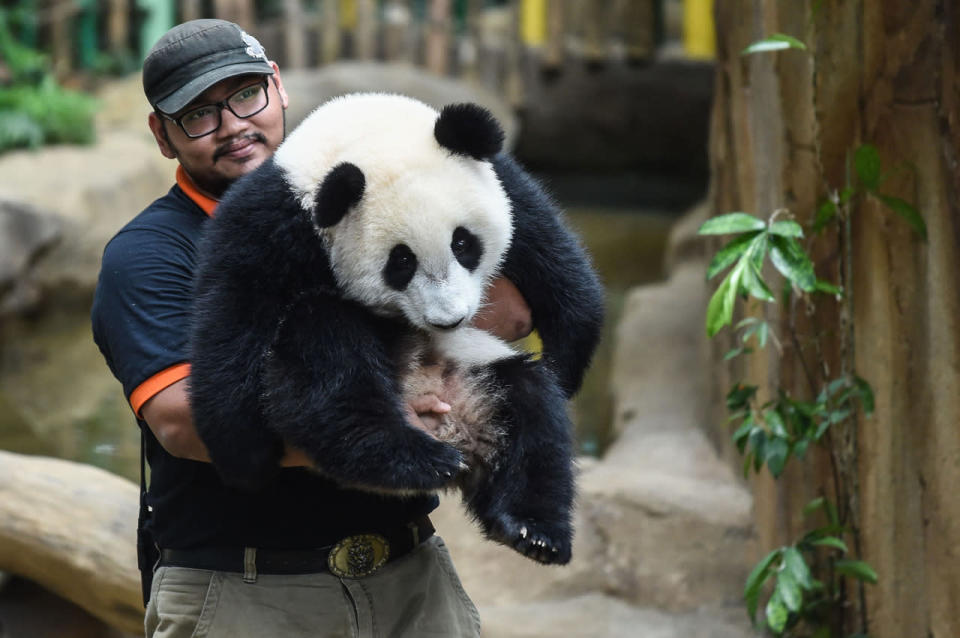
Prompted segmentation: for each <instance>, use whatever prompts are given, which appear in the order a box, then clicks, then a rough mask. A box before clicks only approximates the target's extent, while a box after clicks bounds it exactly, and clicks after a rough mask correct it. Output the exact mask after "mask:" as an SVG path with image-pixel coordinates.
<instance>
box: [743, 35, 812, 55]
mask: <svg viewBox="0 0 960 638" xmlns="http://www.w3.org/2000/svg"><path fill="white" fill-rule="evenodd" d="M783 49H800V50H801V51H806V50H807V45H806V44H804V43H803V42H801V41H800V40H798V39H796V38H795V37H793V36H792V35H786V34H784V33H774V34H773V35H771V36H770V37H768V38H764V39H763V40H757V41H756V42H754V43H753V44H751V45H750V46H748V47H747V48H745V49H744V50H743V51H741V52H740V55H749V54H751V53H764V52H767V51H782V50H783Z"/></svg>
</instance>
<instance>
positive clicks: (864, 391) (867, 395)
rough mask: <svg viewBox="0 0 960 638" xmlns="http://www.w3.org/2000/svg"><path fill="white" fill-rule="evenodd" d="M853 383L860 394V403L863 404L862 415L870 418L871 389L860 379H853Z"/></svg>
mask: <svg viewBox="0 0 960 638" xmlns="http://www.w3.org/2000/svg"><path fill="white" fill-rule="evenodd" d="M853 383H854V385H855V386H856V388H857V390H858V391H859V393H860V402H861V403H862V404H863V411H864V413H865V414H866V415H867V416H871V415H872V414H873V408H874V399H873V388H871V387H870V384H869V383H867V382H866V381H865V380H864V379H862V378H860V377H854V378H853Z"/></svg>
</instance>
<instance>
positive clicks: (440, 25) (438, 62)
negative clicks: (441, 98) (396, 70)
mask: <svg viewBox="0 0 960 638" xmlns="http://www.w3.org/2000/svg"><path fill="white" fill-rule="evenodd" d="M428 16H429V17H428V24H427V53H426V67H427V70H429V71H430V72H431V73H436V74H437V75H445V74H446V73H447V54H448V51H449V50H450V0H430V9H429V14H428Z"/></svg>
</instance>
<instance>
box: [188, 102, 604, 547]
mask: <svg viewBox="0 0 960 638" xmlns="http://www.w3.org/2000/svg"><path fill="white" fill-rule="evenodd" d="M502 143H503V133H502V130H501V129H500V126H499V124H498V123H497V122H496V121H495V119H494V118H493V117H492V116H491V115H490V114H489V112H487V111H486V110H484V109H482V108H481V107H479V106H476V105H473V104H456V105H450V106H447V107H445V108H443V109H442V110H441V111H439V112H438V111H436V110H435V109H433V108H431V107H429V106H427V105H425V104H423V103H421V102H419V101H416V100H414V99H411V98H407V97H402V96H398V95H386V94H353V95H349V96H344V97H340V98H336V99H333V100H332V101H330V102H327V103H325V104H323V105H321V106H320V107H318V108H317V109H316V110H315V111H314V112H313V113H312V114H310V115H309V116H308V117H307V119H306V120H305V121H304V122H303V123H302V124H301V125H300V126H299V127H298V128H296V129H295V130H294V131H293V132H292V133H291V134H290V135H289V136H288V137H287V139H286V140H285V141H284V142H283V143H282V144H281V145H280V147H279V148H278V150H277V152H276V153H275V155H274V157H273V158H272V159H270V160H268V161H267V162H265V163H264V164H263V165H261V166H260V167H259V168H258V169H257V170H256V171H254V172H252V173H251V174H250V175H247V176H246V177H244V178H242V179H241V180H239V181H238V182H237V183H236V184H235V185H234V186H233V187H232V188H231V189H230V190H229V191H228V193H227V194H226V196H225V197H224V199H223V201H222V202H221V204H220V205H219V207H218V209H217V214H216V216H215V218H214V219H213V220H212V221H211V222H210V225H209V228H208V230H207V232H206V237H205V239H204V242H203V244H202V249H201V256H200V262H199V271H198V275H197V278H196V302H195V308H194V326H193V332H192V335H191V344H192V346H191V347H192V356H191V360H192V362H193V363H192V371H191V383H190V392H191V405H192V409H193V412H194V417H195V421H196V425H197V429H198V432H199V434H200V436H201V438H202V439H203V441H204V442H205V443H206V445H207V448H208V449H209V452H210V456H211V459H212V461H213V463H214V465H215V466H216V468H217V470H218V471H219V473H220V474H221V476H222V478H223V480H224V481H225V482H227V483H229V484H234V485H239V486H244V487H250V488H255V487H256V486H258V485H262V484H263V483H264V482H265V481H268V480H270V478H271V476H272V475H273V474H274V473H275V472H276V471H277V467H278V461H279V459H280V457H281V455H282V453H283V443H282V441H286V442H289V444H291V445H293V446H295V447H298V448H300V449H302V450H303V451H304V452H306V453H307V455H309V456H310V457H311V459H312V460H313V461H314V462H315V464H316V467H317V470H318V471H320V472H322V473H324V474H325V475H327V476H328V477H331V478H333V479H335V480H337V481H339V482H340V483H342V484H343V485H345V486H350V487H356V488H361V489H368V490H376V491H381V492H390V493H400V494H402V493H412V492H413V493H416V492H423V491H432V490H438V489H443V488H445V487H449V486H451V485H454V484H455V485H458V486H459V487H460V489H461V490H462V496H463V499H464V502H465V504H466V505H467V508H468V510H469V511H470V513H471V514H472V515H473V516H474V517H475V518H476V520H477V521H478V522H479V523H480V525H481V527H482V529H483V531H484V532H485V534H486V535H487V536H488V537H489V538H491V539H493V540H496V541H499V542H501V543H503V544H505V545H507V546H509V547H512V548H514V549H516V550H517V551H518V552H520V553H521V554H523V555H526V556H528V557H530V558H533V559H534V560H537V561H539V562H542V563H558V564H562V563H566V562H568V561H569V559H570V555H571V542H572V531H571V510H572V507H573V499H574V478H573V477H574V455H573V449H572V441H571V437H572V427H571V424H570V420H569V417H568V414H567V409H566V401H567V399H568V398H569V397H570V396H571V395H572V394H573V393H574V392H576V390H577V389H578V388H579V386H580V383H581V380H582V378H583V374H584V372H585V370H586V368H587V366H588V364H589V361H590V358H591V356H592V353H593V351H594V348H595V346H596V344H597V341H598V339H599V331H600V325H601V322H602V316H603V293H602V288H601V286H600V283H599V280H598V278H597V276H596V274H595V272H594V270H593V269H592V267H591V265H590V262H589V259H588V257H587V255H586V253H585V251H584V250H583V248H582V247H581V245H580V243H579V241H578V240H577V238H576V237H575V236H574V235H573V234H572V233H571V232H570V231H569V230H568V229H567V228H566V226H565V224H564V222H563V220H562V216H561V214H560V212H559V211H558V209H557V208H556V207H555V205H554V204H553V203H552V202H551V200H550V199H549V198H548V197H547V196H546V195H545V194H544V192H543V190H542V189H541V188H540V187H539V186H538V184H537V183H536V182H535V181H534V180H533V179H532V178H531V177H530V176H529V175H528V174H527V173H525V172H524V171H523V169H521V168H520V166H519V165H518V164H517V163H516V161H515V160H514V159H512V158H511V157H510V156H509V155H508V154H506V153H504V152H501V146H502ZM497 275H504V276H506V277H507V278H509V279H510V280H511V281H512V282H513V283H514V284H515V285H516V286H517V288H518V289H519V290H520V292H521V293H522V295H523V296H524V298H525V299H526V301H527V303H528V305H529V306H530V309H531V312H532V317H533V320H534V324H535V326H536V329H537V331H538V333H539V335H540V337H541V340H542V343H543V353H542V356H541V357H540V358H534V357H531V356H530V355H528V354H525V353H521V352H517V351H515V350H513V349H512V348H511V347H510V346H508V345H507V344H506V343H503V342H502V341H500V340H498V339H496V338H495V337H493V336H491V335H489V334H487V333H485V332H482V331H480V330H477V329H475V328H471V327H470V325H469V324H470V321H471V319H472V318H473V317H474V316H475V315H476V313H477V312H478V310H480V309H481V308H482V306H483V304H484V300H483V291H484V289H485V288H486V286H487V284H488V283H489V282H490V281H491V279H492V278H493V277H495V276H497ZM224 388H229V389H230V390H229V391H228V396H226V397H225V396H224V390H223V389H224ZM426 391H437V392H439V393H440V394H441V396H442V397H443V398H444V399H445V400H446V401H447V402H448V403H450V404H451V405H452V406H453V410H452V411H451V412H450V413H449V414H447V415H445V416H444V417H443V418H442V419H441V420H440V423H439V424H437V426H436V428H435V429H432V430H431V431H429V432H428V431H425V430H423V429H418V428H416V427H413V426H411V425H410V424H409V422H408V421H407V420H406V419H405V416H404V407H405V402H406V401H407V400H408V399H409V398H410V397H411V396H414V395H416V394H417V393H420V392H426Z"/></svg>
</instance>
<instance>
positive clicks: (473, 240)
mask: <svg viewBox="0 0 960 638" xmlns="http://www.w3.org/2000/svg"><path fill="white" fill-rule="evenodd" d="M450 250H452V251H453V256H454V257H456V258H457V261H458V262H460V265H461V266H463V267H464V268H466V269H467V270H471V271H472V270H474V269H476V267H477V266H478V265H479V264H480V257H481V256H482V255H483V244H481V243H480V238H479V237H477V236H476V235H474V234H473V233H471V232H470V231H469V230H467V229H466V228H464V227H463V226H457V228H456V230H454V231H453V240H451V242H450Z"/></svg>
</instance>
